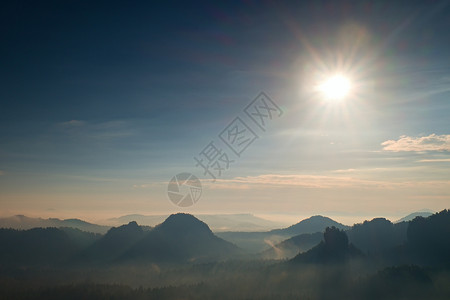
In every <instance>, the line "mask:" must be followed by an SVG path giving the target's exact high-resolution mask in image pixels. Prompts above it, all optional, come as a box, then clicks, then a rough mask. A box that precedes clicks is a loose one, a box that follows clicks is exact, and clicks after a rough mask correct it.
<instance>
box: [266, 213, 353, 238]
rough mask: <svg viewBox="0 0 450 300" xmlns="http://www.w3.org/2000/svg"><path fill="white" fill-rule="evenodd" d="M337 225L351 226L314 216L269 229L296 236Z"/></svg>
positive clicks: (273, 232)
mask: <svg viewBox="0 0 450 300" xmlns="http://www.w3.org/2000/svg"><path fill="white" fill-rule="evenodd" d="M332 226H334V227H336V228H338V229H348V228H349V226H346V225H343V224H341V223H338V222H336V221H334V220H332V219H330V218H328V217H324V216H312V217H310V218H308V219H304V220H302V221H300V222H298V223H297V224H294V225H291V226H289V227H288V228H283V229H274V230H271V231H269V232H270V233H271V234H279V235H289V236H294V235H298V234H303V233H315V232H323V231H324V230H325V228H327V227H332Z"/></svg>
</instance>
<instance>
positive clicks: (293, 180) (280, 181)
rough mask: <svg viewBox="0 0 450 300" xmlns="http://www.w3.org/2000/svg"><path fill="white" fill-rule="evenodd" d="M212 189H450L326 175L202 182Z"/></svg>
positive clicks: (434, 184)
mask: <svg viewBox="0 0 450 300" xmlns="http://www.w3.org/2000/svg"><path fill="white" fill-rule="evenodd" d="M202 183H204V184H205V185H207V186H208V187H209V188H211V189H250V188H277V187H278V188H284V187H299V188H313V189H329V188H376V189H393V188H409V187H417V186H423V187H425V186H427V187H443V186H445V187H449V186H450V181H449V180H433V181H392V180H386V181H382V180H368V179H360V178H355V177H349V176H345V177H344V176H326V175H299V174H297V175H279V174H263V175H259V176H247V177H235V178H233V179H218V180H216V182H214V183H213V182H210V181H208V182H206V181H205V182H202Z"/></svg>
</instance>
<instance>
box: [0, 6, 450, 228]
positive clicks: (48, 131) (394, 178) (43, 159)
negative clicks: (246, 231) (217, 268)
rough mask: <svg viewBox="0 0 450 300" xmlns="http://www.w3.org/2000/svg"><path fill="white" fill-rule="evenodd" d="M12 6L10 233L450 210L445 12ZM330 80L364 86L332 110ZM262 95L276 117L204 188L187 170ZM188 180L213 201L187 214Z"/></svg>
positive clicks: (4, 109)
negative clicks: (129, 221)
mask: <svg viewBox="0 0 450 300" xmlns="http://www.w3.org/2000/svg"><path fill="white" fill-rule="evenodd" d="M2 6H3V7H2V9H1V10H0V11H1V13H0V14H1V18H0V19H1V20H2V21H1V22H2V26H1V28H2V29H1V30H0V32H1V37H2V47H1V48H0V54H1V57H2V59H1V60H2V63H1V68H0V79H1V85H2V88H1V89H0V101H1V105H0V216H10V215H13V214H25V215H30V216H42V217H49V216H51V217H78V218H82V219H87V220H92V221H96V220H101V219H104V218H107V217H112V216H119V215H125V214H130V213H140V214H166V213H167V214H169V213H174V212H179V211H183V212H189V213H194V214H196V213H254V214H259V215H265V216H267V215H273V216H277V217H280V216H284V218H285V219H286V218H292V219H297V218H298V217H299V216H309V215H315V214H322V215H328V216H330V217H335V219H336V220H342V221H347V223H352V222H353V221H357V220H361V218H362V219H364V218H366V217H374V216H387V217H390V216H392V217H393V218H395V216H399V217H401V216H403V215H405V214H408V213H410V212H413V211H417V210H422V209H430V210H433V211H438V210H442V209H444V208H449V204H450V155H449V154H450V118H449V117H448V116H449V114H450V99H449V97H450V55H449V53H450V40H449V38H448V31H449V29H450V17H449V16H450V5H449V1H422V2H421V1H399V2H397V1H396V2H395V3H392V1H373V2H371V1H368V2H364V3H361V2H359V1H339V2H338V1H330V2H328V1H319V2H317V1H301V3H298V2H295V1H281V2H279V1H261V2H260V1H231V2H222V3H221V2H210V1H205V2H202V1H200V2H196V3H195V4H194V3H187V2H186V3H185V2H182V1H179V2H177V1H168V2H167V3H159V4H157V5H156V4H152V3H147V2H144V1H142V2H139V1H138V2H133V3H128V2H122V1H95V3H91V1H63V2H60V1H44V2H33V1H14V2H13V3H10V4H2ZM334 73H342V74H345V75H346V76H348V77H349V78H350V79H351V81H352V86H353V87H352V92H351V93H350V95H349V96H348V97H346V99H344V100H342V101H340V102H337V103H330V102H329V101H326V100H324V99H323V97H321V95H318V94H317V93H316V91H315V90H314V86H315V85H316V84H317V83H318V82H320V81H321V80H322V79H323V78H324V77H326V76H328V75H330V74H334ZM260 92H264V93H266V94H267V95H268V96H269V97H270V98H271V99H272V100H273V101H274V102H275V103H276V104H277V105H278V106H279V108H280V109H281V110H282V111H283V114H282V115H281V116H280V117H277V118H274V119H273V120H271V122H270V123H269V124H268V126H267V129H266V130H265V131H263V130H261V129H260V128H257V127H254V130H255V133H256V134H257V135H258V137H259V138H258V139H256V140H255V141H254V142H253V143H252V144H251V145H250V146H249V147H248V148H247V149H246V150H245V152H243V153H242V155H241V156H240V157H235V156H234V158H233V159H234V160H235V161H234V162H233V163H232V164H231V165H230V167H229V169H228V170H226V171H224V172H223V174H222V176H220V178H217V180H216V181H215V182H211V180H210V178H208V176H204V174H203V171H202V169H200V168H198V167H196V166H195V164H196V162H195V160H194V156H197V155H198V154H199V153H200V152H201V151H202V149H204V148H205V146H206V145H208V143H209V142H211V141H212V140H214V141H220V139H219V137H218V135H219V133H220V132H222V130H224V128H226V126H227V125H228V124H230V122H232V121H233V119H234V118H235V117H237V116H240V117H242V118H243V120H244V121H245V122H249V123H248V124H251V120H249V119H245V113H244V108H245V107H246V106H247V105H248V104H249V103H250V102H251V101H252V100H253V99H255V97H257V96H258V95H259V94H260ZM222 146H223V145H222ZM224 149H225V147H224ZM231 156H232V153H230V157H231ZM181 172H191V173H193V174H195V175H196V176H197V177H198V178H200V180H201V181H202V185H203V192H202V197H201V198H200V200H199V201H198V202H197V203H196V204H195V205H193V206H191V207H187V208H180V207H177V206H175V205H173V204H172V203H171V202H170V201H169V199H168V197H167V184H168V182H169V180H170V179H171V178H172V176H174V175H176V174H178V173H181Z"/></svg>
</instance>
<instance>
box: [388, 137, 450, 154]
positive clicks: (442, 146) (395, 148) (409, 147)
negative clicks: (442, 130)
mask: <svg viewBox="0 0 450 300" xmlns="http://www.w3.org/2000/svg"><path fill="white" fill-rule="evenodd" d="M381 145H382V146H383V150H385V151H392V152H404V151H408V152H425V151H450V134H443V135H437V134H434V133H433V134H430V135H429V136H422V137H411V136H406V135H402V136H401V137H400V138H399V139H398V140H388V141H385V142H383V143H381Z"/></svg>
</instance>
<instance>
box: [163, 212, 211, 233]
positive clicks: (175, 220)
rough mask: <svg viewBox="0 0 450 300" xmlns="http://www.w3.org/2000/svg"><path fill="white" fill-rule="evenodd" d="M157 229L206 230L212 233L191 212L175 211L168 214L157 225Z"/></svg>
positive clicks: (179, 230) (179, 231)
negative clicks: (175, 212)
mask: <svg viewBox="0 0 450 300" xmlns="http://www.w3.org/2000/svg"><path fill="white" fill-rule="evenodd" d="M157 227H158V229H159V230H165V231H170V232H178V233H181V232H190V231H194V232H208V233H212V231H211V230H210V229H209V227H208V225H206V224H205V223H204V222H202V221H200V220H199V219H197V218H196V217H194V216H193V215H191V214H185V213H177V214H172V215H170V216H169V217H168V218H167V219H166V220H165V221H164V222H163V223H161V224H160V225H159V226H157Z"/></svg>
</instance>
